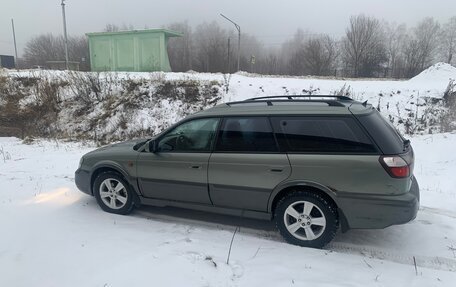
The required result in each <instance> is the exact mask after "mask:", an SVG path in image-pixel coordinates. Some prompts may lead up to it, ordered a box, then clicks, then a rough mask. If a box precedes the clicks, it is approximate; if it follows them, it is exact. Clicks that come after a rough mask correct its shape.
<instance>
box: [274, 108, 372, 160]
mask: <svg viewBox="0 0 456 287" xmlns="http://www.w3.org/2000/svg"><path fill="white" fill-rule="evenodd" d="M272 119H273V124H274V128H275V129H276V131H277V132H278V139H279V143H280V145H281V146H282V147H283V149H284V150H287V151H291V152H356V153H370V152H375V151H376V149H375V147H374V146H373V145H372V143H371V142H370V140H369V138H368V137H367V136H366V135H365V134H364V133H363V131H362V130H361V128H360V127H359V126H358V125H357V123H356V121H355V120H354V119H352V118H328V117H283V118H278V117H277V118H272Z"/></svg>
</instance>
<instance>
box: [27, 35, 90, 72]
mask: <svg viewBox="0 0 456 287" xmlns="http://www.w3.org/2000/svg"><path fill="white" fill-rule="evenodd" d="M68 48H69V58H70V61H75V62H79V64H80V66H79V68H80V69H81V70H88V69H89V63H90V61H89V46H88V42H87V38H86V37H85V36H71V37H68ZM64 51H65V50H64V40H63V36H54V35H52V34H42V35H39V36H36V37H33V38H32V39H30V40H29V41H28V42H27V43H26V45H25V48H24V60H25V63H26V65H27V66H29V67H30V66H35V65H37V66H43V67H46V66H47V64H48V61H63V59H64V58H65V52H64Z"/></svg>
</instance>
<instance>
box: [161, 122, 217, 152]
mask: <svg viewBox="0 0 456 287" xmlns="http://www.w3.org/2000/svg"><path fill="white" fill-rule="evenodd" d="M204 119H214V120H218V123H217V126H216V128H215V133H216V134H215V137H214V141H213V142H212V144H211V147H210V149H209V150H207V151H175V150H172V151H157V152H156V153H157V154H161V153H212V152H213V150H214V147H215V146H214V145H215V139H216V138H217V134H218V131H219V128H220V123H221V122H222V117H214V116H206V117H192V118H185V119H183V120H181V121H178V122H177V123H175V124H174V125H172V126H170V127H169V128H167V129H166V130H164V131H163V132H162V133H161V134H159V135H158V136H157V137H156V138H155V139H154V140H155V142H156V144H157V147H158V144H159V143H160V141H161V140H162V139H163V138H164V137H165V136H166V135H167V134H169V133H170V132H172V131H173V130H175V129H176V128H178V127H180V126H181V125H184V124H186V123H188V122H191V121H197V120H204Z"/></svg>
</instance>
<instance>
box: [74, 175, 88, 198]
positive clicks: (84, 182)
mask: <svg viewBox="0 0 456 287" xmlns="http://www.w3.org/2000/svg"><path fill="white" fill-rule="evenodd" d="M74 181H75V183H76V186H77V187H78V189H79V190H80V191H82V192H84V193H87V194H90V195H92V191H91V190H90V173H89V172H88V171H86V170H83V169H80V168H79V169H78V170H76V172H75V173H74Z"/></svg>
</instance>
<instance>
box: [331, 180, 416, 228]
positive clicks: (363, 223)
mask: <svg viewBox="0 0 456 287" xmlns="http://www.w3.org/2000/svg"><path fill="white" fill-rule="evenodd" d="M338 205H339V209H340V210H342V212H343V215H344V216H345V219H346V223H347V225H348V226H347V227H348V228H350V229H358V228H363V229H364V228H372V229H379V228H385V227H388V226H391V225H396V224H403V223H407V222H409V221H411V220H413V219H415V217H416V215H417V213H418V209H419V206H420V188H419V185H418V182H417V181H416V179H415V177H413V178H412V185H411V187H410V190H409V192H407V193H404V194H401V195H366V194H363V195H357V194H343V195H341V196H338Z"/></svg>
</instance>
